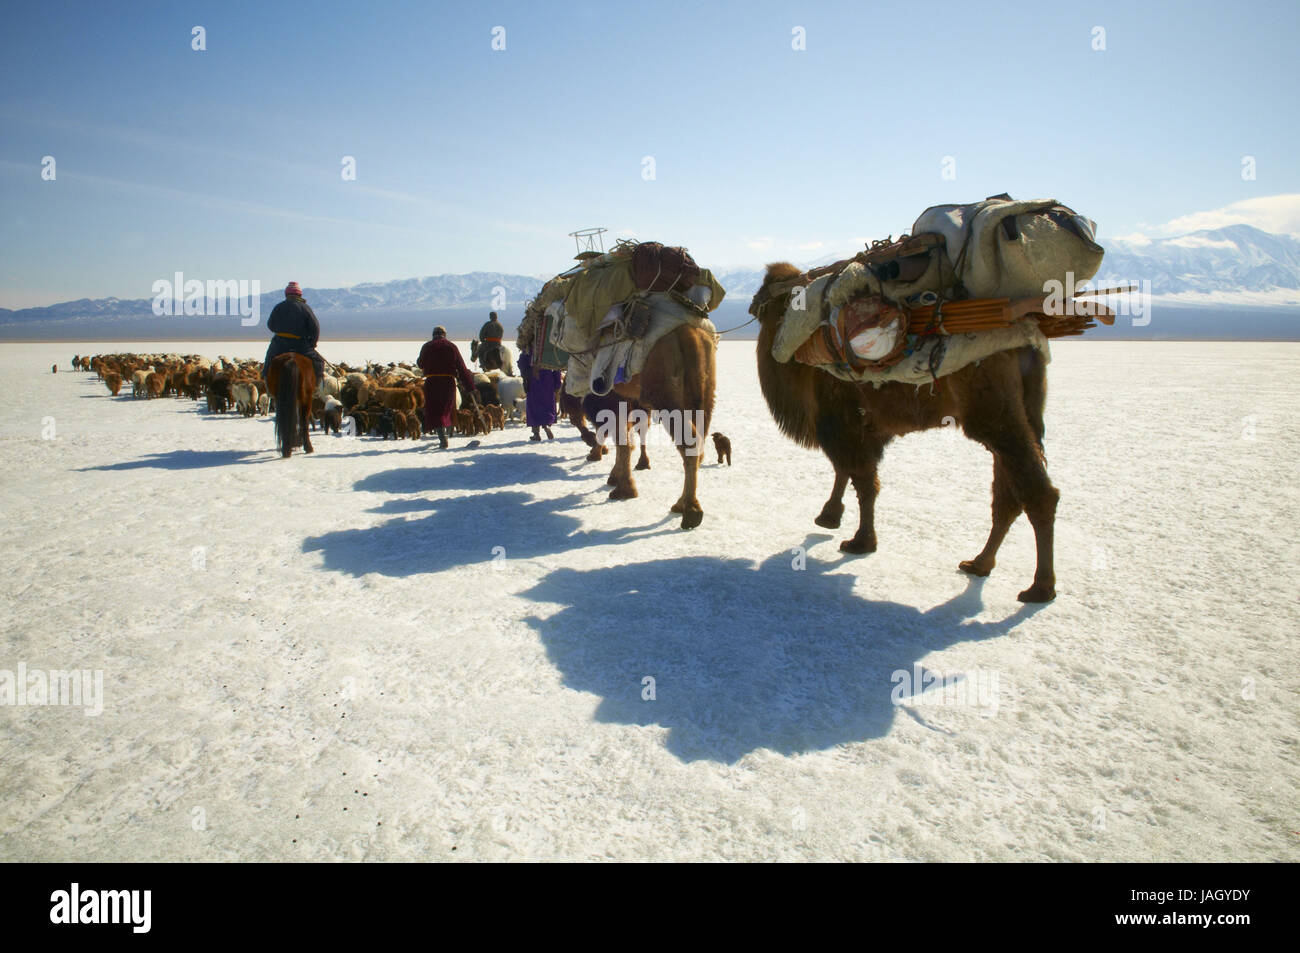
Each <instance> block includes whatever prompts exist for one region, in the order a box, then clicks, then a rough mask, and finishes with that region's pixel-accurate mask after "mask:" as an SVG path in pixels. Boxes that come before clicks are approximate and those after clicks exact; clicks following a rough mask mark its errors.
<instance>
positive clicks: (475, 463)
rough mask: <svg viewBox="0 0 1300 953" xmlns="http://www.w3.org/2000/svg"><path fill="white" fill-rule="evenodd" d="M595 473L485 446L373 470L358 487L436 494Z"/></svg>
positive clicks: (544, 456) (586, 476)
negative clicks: (428, 462)
mask: <svg viewBox="0 0 1300 953" xmlns="http://www.w3.org/2000/svg"><path fill="white" fill-rule="evenodd" d="M421 449H423V448H421ZM429 452H431V453H439V452H440V451H436V450H433V451H429ZM441 453H446V451H441ZM442 461H445V462H442ZM592 476H593V471H588V472H586V473H582V472H577V473H574V472H570V471H568V470H566V469H565V468H564V467H563V466H561V460H560V459H559V458H557V457H553V456H549V455H547V454H543V453H511V454H494V453H491V452H490V449H489V448H486V447H482V448H479V449H478V450H476V451H473V452H472V453H470V454H469V455H462V456H460V457H452V458H446V457H442V458H440V462H439V463H438V465H436V466H428V467H408V468H405V469H399V470H385V471H383V472H382V473H372V474H370V475H369V476H367V477H364V478H362V479H360V480H358V481H357V482H356V484H355V485H354V488H355V489H358V490H365V491H368V492H372V493H435V492H438V491H441V490H484V489H492V488H495V487H503V486H515V485H517V484H521V483H527V484H534V483H546V482H549V481H551V480H588V481H589V480H591V479H592Z"/></svg>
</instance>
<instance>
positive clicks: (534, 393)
mask: <svg viewBox="0 0 1300 953" xmlns="http://www.w3.org/2000/svg"><path fill="white" fill-rule="evenodd" d="M519 373H520V376H522V377H523V379H524V393H525V394H526V395H527V396H526V397H525V400H524V419H525V420H526V421H527V423H528V426H529V427H532V428H533V435H532V436H531V437H529V438H528V439H529V440H541V439H542V437H541V434H539V433H538V432H537V431H538V429H539V428H540V429H541V430H545V431H546V439H547V440H554V439H555V434H554V433H552V432H551V424H553V423H555V420H556V415H555V397H556V395H557V394H558V393H559V392H560V384H561V383H562V381H563V378H562V376H561V372H560V371H559V370H556V369H554V368H549V367H534V366H533V356H532V355H531V354H529V353H528V352H527V351H524V352H522V353H521V354H520V355H519Z"/></svg>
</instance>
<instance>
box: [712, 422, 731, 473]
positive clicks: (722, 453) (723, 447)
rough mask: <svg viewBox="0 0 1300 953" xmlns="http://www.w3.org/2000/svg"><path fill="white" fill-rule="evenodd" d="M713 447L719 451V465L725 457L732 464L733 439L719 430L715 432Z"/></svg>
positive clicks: (729, 464)
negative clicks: (729, 438)
mask: <svg viewBox="0 0 1300 953" xmlns="http://www.w3.org/2000/svg"><path fill="white" fill-rule="evenodd" d="M713 449H714V450H716V451H718V466H722V461H723V460H724V459H725V460H726V461H727V466H731V441H730V440H728V439H727V438H726V437H725V436H724V435H723V434H720V433H718V432H717V431H714V433H713Z"/></svg>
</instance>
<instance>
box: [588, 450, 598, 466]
mask: <svg viewBox="0 0 1300 953" xmlns="http://www.w3.org/2000/svg"><path fill="white" fill-rule="evenodd" d="M600 456H601V454H600V448H599V447H592V448H591V453H589V454H587V462H588V463H598V462H599V461H600Z"/></svg>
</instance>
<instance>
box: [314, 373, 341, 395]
mask: <svg viewBox="0 0 1300 953" xmlns="http://www.w3.org/2000/svg"><path fill="white" fill-rule="evenodd" d="M341 389H342V385H341V384H340V382H339V379H338V378H337V377H331V376H330V375H329V374H325V375H323V376H322V377H321V379H320V380H319V381H318V382H317V384H316V393H315V394H314V396H316V397H320V398H325V397H337V396H339V391H340V390H341Z"/></svg>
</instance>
